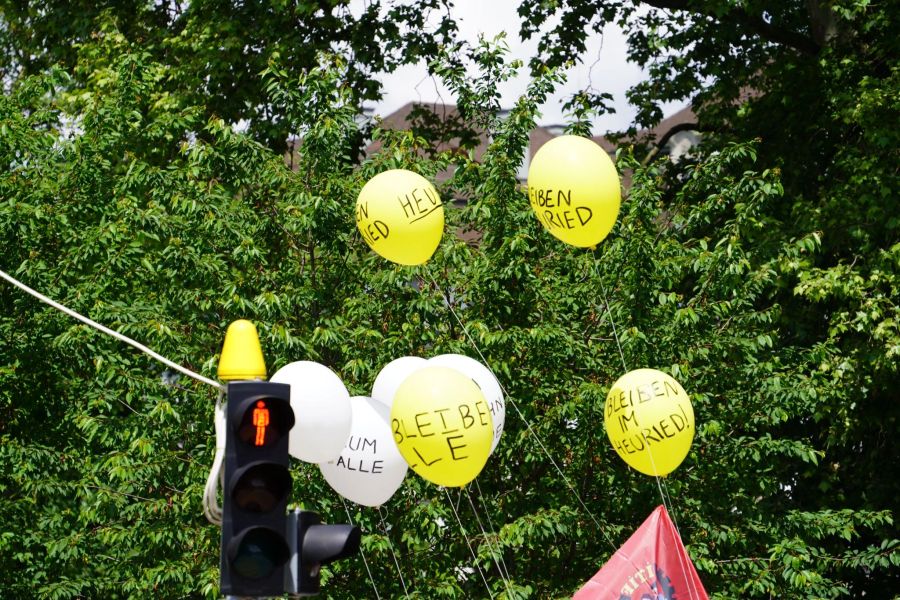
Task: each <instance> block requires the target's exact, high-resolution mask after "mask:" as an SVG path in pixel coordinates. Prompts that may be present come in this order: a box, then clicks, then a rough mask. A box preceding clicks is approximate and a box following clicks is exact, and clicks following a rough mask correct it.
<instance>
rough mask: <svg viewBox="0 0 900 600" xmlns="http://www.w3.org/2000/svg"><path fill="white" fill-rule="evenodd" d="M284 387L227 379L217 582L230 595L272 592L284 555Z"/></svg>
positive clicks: (287, 417)
mask: <svg viewBox="0 0 900 600" xmlns="http://www.w3.org/2000/svg"><path fill="white" fill-rule="evenodd" d="M290 390H291V388H290V386H288V385H285V384H280V383H270V382H265V381H232V382H230V383H229V384H228V390H227V394H228V405H227V411H226V415H227V422H226V434H225V476H224V477H225V479H224V485H223V495H224V502H223V509H222V553H221V565H220V566H221V580H220V588H221V592H222V593H223V594H228V595H235V596H278V595H281V594H283V593H284V591H285V583H284V582H285V578H284V565H285V564H286V563H287V562H288V560H289V559H290V544H289V540H290V538H292V537H293V536H292V535H289V534H287V533H286V532H287V530H286V524H287V523H286V521H287V516H286V514H285V510H286V508H287V503H288V499H289V498H290V493H291V475H290V471H289V470H288V466H289V460H290V458H289V455H288V433H289V431H290V429H291V427H293V426H294V411H293V409H292V408H291V402H290Z"/></svg>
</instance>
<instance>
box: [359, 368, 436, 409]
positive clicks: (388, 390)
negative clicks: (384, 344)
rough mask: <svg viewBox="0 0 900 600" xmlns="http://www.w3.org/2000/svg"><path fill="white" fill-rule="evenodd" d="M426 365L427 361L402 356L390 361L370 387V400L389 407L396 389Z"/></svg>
mask: <svg viewBox="0 0 900 600" xmlns="http://www.w3.org/2000/svg"><path fill="white" fill-rule="evenodd" d="M426 364H428V361H427V360H425V359H424V358H419V357H418V356H402V357H400V358H398V359H395V360H392V361H391V362H389V363H388V364H386V365H385V366H384V368H382V369H381V372H380V373H378V377H376V378H375V383H374V385H372V398H374V399H375V400H378V401H379V402H381V403H383V404H384V405H385V406H387V407H390V406H391V405H392V404H393V403H394V394H395V393H396V392H397V388H398V387H400V384H401V383H403V380H405V379H406V378H407V377H409V376H410V375H412V374H413V372H414V371H418V370H419V369H421V368H422V367H424V366H425V365H426Z"/></svg>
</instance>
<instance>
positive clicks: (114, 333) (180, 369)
mask: <svg viewBox="0 0 900 600" xmlns="http://www.w3.org/2000/svg"><path fill="white" fill-rule="evenodd" d="M0 277H2V278H3V279H5V280H6V281H8V282H10V283H11V284H13V285H14V286H16V287H17V288H19V289H21V290H22V291H24V292H26V293H28V294H30V295H32V296H34V297H35V298H37V299H38V300H40V301H41V302H43V303H44V304H49V305H50V306H52V307H53V308H55V309H56V310H59V311H61V312H64V313H65V314H67V315H69V316H70V317H72V318H74V319H78V320H79V321H81V322H82V323H85V324H87V325H90V326H91V327H93V328H94V329H96V330H98V331H101V332H103V333H105V334H107V335H110V336H112V337H114V338H116V339H117V340H120V341H123V342H125V343H126V344H128V345H129V346H133V347H134V348H137V349H138V350H140V351H141V352H144V353H145V354H148V355H150V356H151V357H153V358H155V359H156V360H158V361H159V362H161V363H163V364H164V365H166V366H167V367H169V368H170V369H175V370H176V371H178V372H180V373H183V374H185V375H187V376H188V377H192V378H194V379H196V380H197V381H199V382H201V383H205V384H207V385H211V386H212V387H214V388H217V389H221V387H222V386H221V385H220V384H218V383H216V382H215V381H213V380H212V379H207V378H206V377H204V376H203V375H199V374H197V373H194V372H193V371H191V370H190V369H186V368H184V367H182V366H181V365H179V364H176V363H174V362H172V361H171V360H169V359H168V358H166V357H164V356H162V355H160V354H157V353H156V352H154V351H153V350H151V349H150V348H148V347H147V346H145V345H143V344H141V343H139V342H136V341H134V340H133V339H131V338H130V337H127V336H125V335H122V334H121V333H119V332H118V331H113V330H112V329H110V328H108V327H105V326H103V325H101V324H100V323H97V322H96V321H92V320H91V319H89V318H87V317H85V316H82V315H80V314H78V313H77V312H75V311H74V310H72V309H70V308H67V307H65V306H63V305H62V304H60V303H59V302H56V301H54V300H51V299H50V298H48V297H47V296H44V295H43V294H41V293H40V292H37V291H35V290H33V289H31V288H30V287H28V286H27V285H25V284H24V283H22V282H21V281H19V280H18V279H16V278H14V277H12V276H11V275H8V274H7V273H5V272H3V271H0Z"/></svg>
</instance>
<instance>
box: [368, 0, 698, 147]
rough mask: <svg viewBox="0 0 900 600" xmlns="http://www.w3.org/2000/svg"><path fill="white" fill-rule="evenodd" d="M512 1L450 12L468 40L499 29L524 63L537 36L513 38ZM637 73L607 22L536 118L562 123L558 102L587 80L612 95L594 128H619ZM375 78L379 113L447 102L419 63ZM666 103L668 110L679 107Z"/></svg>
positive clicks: (470, 3)
mask: <svg viewBox="0 0 900 600" xmlns="http://www.w3.org/2000/svg"><path fill="white" fill-rule="evenodd" d="M518 5H519V2H518V1H516V0H456V2H455V3H454V7H453V16H454V18H456V20H457V24H458V26H459V30H460V32H459V35H460V38H461V39H464V40H466V41H468V42H469V43H472V44H474V43H475V42H477V40H478V35H479V34H483V35H484V36H485V38H486V39H492V38H493V37H494V36H496V35H497V34H499V33H501V32H504V31H505V32H506V34H507V37H506V41H507V44H508V45H509V48H510V54H509V59H510V60H512V59H514V58H519V59H522V60H523V61H524V62H525V63H526V65H527V62H528V59H529V58H530V57H531V56H533V55H534V54H536V52H537V44H538V40H537V39H536V36H534V37H532V39H530V40H527V41H522V40H521V39H520V38H519V16H518V15H517V14H516V8H517V7H518ZM548 28H549V24H548ZM527 71H528V69H527V66H525V67H522V68H521V69H520V74H519V76H518V77H517V78H515V79H513V80H511V81H508V82H505V83H504V84H501V88H500V89H501V92H502V102H503V107H504V108H510V107H512V105H513V103H514V102H515V99H516V98H518V97H519V95H521V94H522V92H523V91H524V90H525V88H526V86H527V85H528V81H529V77H528V72H527ZM642 76H643V74H642V71H641V69H640V68H639V67H638V66H637V65H635V64H633V63H630V62H628V60H627V58H626V45H625V36H624V34H623V33H622V31H621V30H619V29H618V28H617V27H615V26H608V27H607V28H606V29H605V30H604V32H603V35H602V36H600V35H598V34H592V35H591V37H590V38H589V39H588V41H587V51H586V52H585V54H584V56H583V57H582V62H581V64H578V65H576V66H575V67H573V68H572V69H570V70H569V71H568V72H567V78H566V82H565V83H564V84H563V85H562V86H560V88H559V90H558V91H557V93H555V94H554V95H553V96H552V97H551V98H550V99H549V100H548V102H547V103H546V104H545V105H544V106H543V107H542V111H541V112H542V116H541V118H540V119H538V123H539V124H541V125H555V124H561V123H564V117H563V113H562V105H563V103H564V102H565V99H566V98H567V97H568V96H569V95H571V94H572V93H574V92H576V91H578V90H581V89H583V88H585V87H587V86H589V85H590V86H592V87H593V88H594V89H595V90H596V91H598V92H608V93H610V94H612V95H613V98H614V106H615V109H616V112H615V113H614V114H612V115H603V116H601V117H599V118H598V119H597V120H596V121H595V122H594V133H595V134H601V133H606V132H607V131H617V130H622V129H625V128H626V127H627V126H628V125H629V123H630V122H631V119H632V118H633V117H634V115H635V112H636V111H635V110H634V109H632V108H631V107H630V106H629V105H628V103H627V101H626V100H625V91H626V90H627V89H628V88H629V87H631V86H632V85H634V84H635V83H637V82H639V81H640V80H641V78H642ZM380 79H381V81H382V82H383V84H384V98H383V99H382V100H381V101H380V102H379V103H377V104H373V105H371V107H372V108H374V111H375V114H378V115H381V116H387V115H389V114H390V113H391V112H393V111H395V110H397V109H398V108H400V107H401V106H403V105H404V104H406V103H407V102H411V101H421V102H436V101H438V102H440V101H443V102H445V103H448V104H451V103H453V97H452V94H451V93H450V92H449V90H448V89H447V88H446V87H444V86H443V85H442V84H441V83H440V81H438V80H437V79H435V78H432V77H429V75H428V72H427V69H426V68H425V63H424V62H422V63H420V64H418V65H408V66H405V67H401V68H400V69H398V70H397V71H395V72H394V73H391V74H388V75H384V76H382V77H380ZM666 108H668V110H665V112H666V114H667V115H668V114H671V113H672V112H675V110H677V109H678V108H680V106H672V107H666Z"/></svg>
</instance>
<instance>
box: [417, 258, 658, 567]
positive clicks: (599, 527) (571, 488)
mask: <svg viewBox="0 0 900 600" xmlns="http://www.w3.org/2000/svg"><path fill="white" fill-rule="evenodd" d="M428 275H429V277H430V278H431V283H433V284H434V286H435V288H437V289H440V286H439V285H438V283H437V281H435V279H434V275H433V274H432V273H431V272H430V271H429V272H428ZM447 308H449V309H450V313H451V314H452V315H453V317H454V318H455V319H456V322H457V323H458V324H459V326H460V328H461V329H462V330H463V333H464V334H465V336H466V339H468V340H469V343H470V344H471V345H472V348H473V349H474V350H475V352H477V353H478V356H479V357H480V358H481V362H482V364H484V366H486V367H487V368H488V369H490V365H489V364H488V361H487V359H486V358H485V357H484V354H483V353H482V352H481V349H480V348H479V347H478V344H476V343H475V340H474V339H473V338H472V335H471V334H470V333H469V329H468V328H467V327H466V326H465V324H464V323H463V322H462V319H460V318H459V315H458V314H456V311H455V310H453V305H452V304H451V303H450V302H449V301H448V302H447ZM497 384H498V385H499V386H500V389H501V390H503V395H504V397H505V398H506V400H508V401H509V404H511V405H512V407H513V408H514V409H515V411H516V414H517V415H519V418H520V419H522V422H523V423H525V427H526V428H527V429H528V432H529V433H530V434H531V436H532V437H533V438H534V440H535V441H536V442H537V443H538V445H539V446H540V447H541V451H543V453H544V455H545V456H546V457H547V459H548V460H549V461H550V463H551V464H552V465H553V467H554V468H555V469H556V472H557V473H558V474H559V476H560V478H561V479H562V480H563V482H565V484H566V487H568V488H569V491H570V492H572V495H573V496H574V497H575V499H576V500H577V501H578V504H579V505H580V506H581V509H582V510H583V511H584V513H585V514H586V515H587V516H588V517H590V518H591V521H593V522H594V525H595V526H596V527H597V531H599V532H600V533H601V534H602V535H603V537H604V538H605V539H606V541H607V542H608V543H609V545H610V546H612V548H613V549H614V553H613V554H614V556H619V557H620V558H621V559H622V560H624V561H626V562H627V563H629V564H630V565H631V566H632V567H633V568H634V569H635V570H640V568H639V567H638V566H637V564H635V562H634V561H633V560H632V559H631V557H630V556H628V555H627V554H625V553H624V552H622V549H621V548H620V547H618V546H617V545H616V543H615V542H613V540H612V538H611V537H610V536H609V534H608V533H607V532H606V530H605V529H604V528H603V526H602V525H600V521H598V520H597V517H596V516H594V513H593V512H591V509H589V508H588V507H587V504H585V502H584V500H582V499H581V495H580V494H579V493H578V490H576V489H575V486H573V485H572V482H571V481H569V478H568V477H566V474H565V473H563V470H562V469H561V468H560V467H559V465H558V464H557V463H556V461H555V460H553V456H552V455H551V454H550V452H549V451H548V450H547V447H546V446H545V445H544V442H543V441H542V440H541V436H539V435H538V433H537V431H535V430H534V428H533V427H532V426H531V423H530V422H529V421H528V419H527V418H526V417H525V415H524V414H522V411H521V410H519V406H518V404H516V401H515V400H513V398H512V396H510V394H509V391H508V390H507V389H506V386H504V385H503V382H501V381H500V380H499V379H498V380H497Z"/></svg>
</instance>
